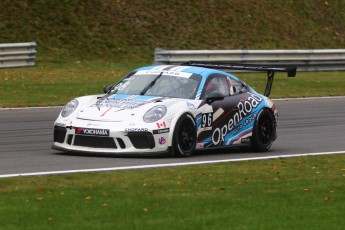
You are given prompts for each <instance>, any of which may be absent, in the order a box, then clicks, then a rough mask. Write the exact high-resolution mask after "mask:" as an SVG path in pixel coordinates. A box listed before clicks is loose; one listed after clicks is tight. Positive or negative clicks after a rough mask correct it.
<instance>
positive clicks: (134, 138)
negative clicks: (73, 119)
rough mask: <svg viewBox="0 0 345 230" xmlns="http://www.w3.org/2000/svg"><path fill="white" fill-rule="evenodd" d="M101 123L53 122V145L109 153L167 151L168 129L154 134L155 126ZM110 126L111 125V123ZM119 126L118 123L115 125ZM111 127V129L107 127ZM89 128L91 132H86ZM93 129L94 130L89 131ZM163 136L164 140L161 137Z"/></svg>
mask: <svg viewBox="0 0 345 230" xmlns="http://www.w3.org/2000/svg"><path fill="white" fill-rule="evenodd" d="M106 125H107V127H106V126H104V124H102V123H99V124H97V129H96V128H94V127H93V128H85V127H86V124H84V125H83V124H78V126H77V127H74V126H70V127H66V126H61V125H55V126H54V143H53V146H52V148H53V149H56V150H60V151H64V152H85V153H102V154H104V153H107V154H119V155H120V154H121V155H123V154H127V153H128V154H133V153H137V154H145V155H151V154H157V153H160V154H161V153H168V152H169V146H168V142H167V140H168V138H169V132H164V133H159V134H153V133H154V132H153V130H150V129H148V128H145V129H144V130H142V131H135V132H131V131H125V129H123V128H117V129H116V128H110V129H109V124H106ZM110 127H112V126H111V125H110ZM114 127H116V126H114ZM106 128H108V129H106ZM85 130H87V131H88V132H86V131H85ZM90 130H91V131H92V132H90ZM162 140H164V141H162Z"/></svg>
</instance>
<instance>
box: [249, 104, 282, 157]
mask: <svg viewBox="0 0 345 230" xmlns="http://www.w3.org/2000/svg"><path fill="white" fill-rule="evenodd" d="M275 136H276V127H275V121H274V116H273V114H272V112H270V111H269V110H268V109H263V110H262V111H261V112H260V113H259V115H258V116H257V119H256V121H255V124H254V129H253V137H252V147H253V149H254V150H256V151H259V152H265V151H267V150H269V148H270V147H271V146H272V143H273V141H274V140H275Z"/></svg>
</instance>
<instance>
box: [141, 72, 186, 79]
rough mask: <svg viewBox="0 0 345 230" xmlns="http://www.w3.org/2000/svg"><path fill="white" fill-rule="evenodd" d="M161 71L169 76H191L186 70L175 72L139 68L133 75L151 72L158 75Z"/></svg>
mask: <svg viewBox="0 0 345 230" xmlns="http://www.w3.org/2000/svg"><path fill="white" fill-rule="evenodd" d="M162 72H163V75H169V76H176V77H183V78H189V77H190V76H192V73H186V72H177V71H160V70H140V71H138V72H136V74H135V75H143V74H144V75H146V74H153V75H159V74H161V73H162Z"/></svg>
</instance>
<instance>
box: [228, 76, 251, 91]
mask: <svg viewBox="0 0 345 230" xmlns="http://www.w3.org/2000/svg"><path fill="white" fill-rule="evenodd" d="M229 80H230V83H229V84H230V86H229V87H230V92H231V95H236V94H240V93H245V92H247V87H246V85H245V84H244V83H242V82H240V81H236V80H234V79H230V78H229Z"/></svg>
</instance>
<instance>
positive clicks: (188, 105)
mask: <svg viewBox="0 0 345 230" xmlns="http://www.w3.org/2000/svg"><path fill="white" fill-rule="evenodd" d="M187 107H188V108H189V109H195V105H194V104H192V103H190V102H189V101H187Z"/></svg>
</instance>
